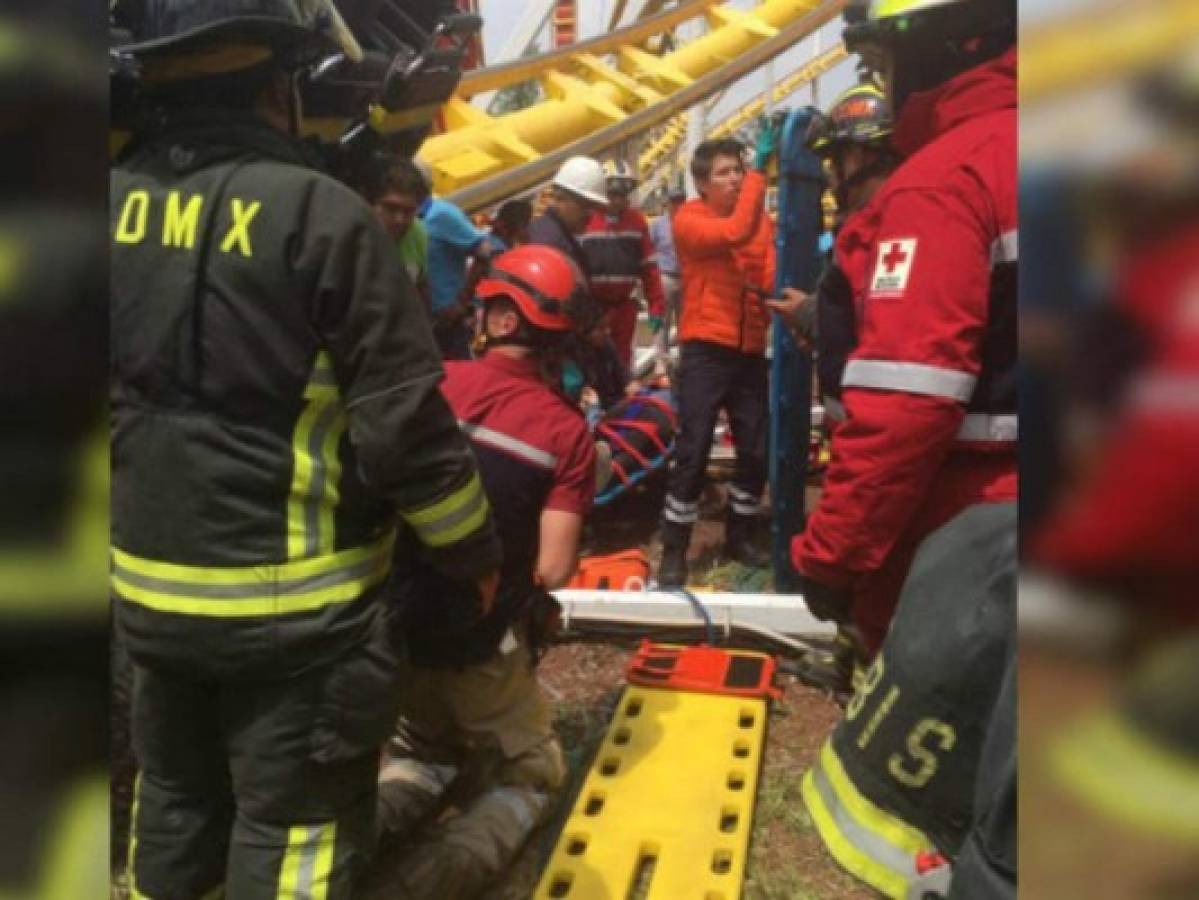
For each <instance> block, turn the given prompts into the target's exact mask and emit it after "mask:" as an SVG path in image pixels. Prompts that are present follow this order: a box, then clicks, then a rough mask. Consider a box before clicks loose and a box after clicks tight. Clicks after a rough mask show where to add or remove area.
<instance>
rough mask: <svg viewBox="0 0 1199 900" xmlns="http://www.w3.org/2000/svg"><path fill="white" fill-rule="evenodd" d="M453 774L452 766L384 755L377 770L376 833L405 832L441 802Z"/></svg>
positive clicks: (456, 772) (453, 776)
mask: <svg viewBox="0 0 1199 900" xmlns="http://www.w3.org/2000/svg"><path fill="white" fill-rule="evenodd" d="M457 774H458V769H457V767H455V766H449V765H436V764H434V763H427V762H424V761H422V760H418V759H413V758H411V757H397V758H392V759H388V760H387V761H386V762H385V763H384V764H383V768H382V770H381V771H380V772H379V792H378V804H377V807H376V816H375V821H376V827H377V829H378V831H379V833H380V835H386V836H403V835H406V834H408V832H410V831H411V830H412V829H413V828H414V827H415V826H416V825H417V823H418V822H420V821H421V820H422V819H424V818H425V817H427V816H428V815H429V814H430V813H432V812H433V810H434V809H436V808H437V807H438V806H439V805H440V804H441V801H442V799H443V798H444V797H445V792H446V788H448V787H449V786H450V782H452V781H453V780H454V778H455V777H456V776H457Z"/></svg>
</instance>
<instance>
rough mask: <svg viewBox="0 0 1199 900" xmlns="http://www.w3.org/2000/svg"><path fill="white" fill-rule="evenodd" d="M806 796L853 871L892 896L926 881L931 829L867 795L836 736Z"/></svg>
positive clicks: (807, 779)
mask: <svg viewBox="0 0 1199 900" xmlns="http://www.w3.org/2000/svg"><path fill="white" fill-rule="evenodd" d="M802 793H803V799H804V803H805V805H806V806H807V807H808V812H809V813H810V814H811V816H812V821H813V823H814V824H815V825H816V830H817V831H818V832H819V834H820V837H821V839H822V840H823V841H824V844H825V846H826V847H827V848H828V850H829V852H830V853H831V854H832V855H833V858H834V859H836V860H837V862H838V863H839V864H840V865H841V866H842V867H843V868H844V869H845V870H846V871H847V872H849V873H850V874H851V875H853V876H854V877H856V878H858V879H860V880H862V881H864V882H866V883H867V884H869V885H870V886H871V887H873V888H874V889H875V890H877V891H879V892H880V893H881V894H883V895H884V896H886V897H890V898H892V900H907V898H908V896H909V894H910V889H911V887H912V886H913V885H914V884H918V883H921V882H923V881H924V880H925V873H922V872H920V871H919V870H918V869H917V860H918V859H921V858H925V857H926V856H927V855H928V854H930V853H935V852H936V847H935V846H934V844H933V842H932V841H931V840H929V838H928V837H927V836H925V834H924V833H923V832H922V831H920V830H919V829H918V828H915V827H913V826H911V825H909V824H908V823H906V822H904V821H903V820H902V819H900V818H898V817H897V816H894V815H892V814H891V813H889V812H886V811H885V810H883V809H881V808H880V807H878V806H876V805H875V804H874V803H873V802H872V801H871V800H869V799H868V798H867V797H866V796H865V795H863V794H862V793H861V792H860V791H859V790H858V789H857V787H856V786H855V785H854V783H853V781H851V780H850V778H849V775H848V774H847V773H846V771H845V768H844V766H842V764H841V760H840V759H838V758H837V754H836V751H835V750H834V749H833V747H832V742H831V741H826V742H825V744H824V746H823V747H822V748H821V750H820V756H819V757H818V758H817V760H816V763H815V765H813V766H812V768H811V769H810V770H809V771H808V772H807V774H805V775H804V779H803V787H802Z"/></svg>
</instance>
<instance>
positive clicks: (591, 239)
mask: <svg viewBox="0 0 1199 900" xmlns="http://www.w3.org/2000/svg"><path fill="white" fill-rule="evenodd" d="M579 243H580V244H581V245H582V247H583V250H584V252H586V254H587V262H588V264H589V266H590V270H591V294H592V296H594V297H595V298H596V299H597V300H599V301H600V302H601V303H603V304H604V305H606V306H617V305H619V304H621V303H627V302H628V301H629V300H630V299H631V298H632V296H633V289H634V288H635V287H636V286H637V282H641V284H642V286H643V287H644V289H645V300H646V303H647V304H648V306H649V313H650V315H651V316H661V315H662V313H663V310H664V309H665V306H666V301H665V295H664V294H663V293H662V275H661V273H660V272H659V271H658V251H657V250H656V249H655V248H654V242H653V241H652V240H651V239H650V236H649V223H648V222H646V220H645V216H644V215H642V214H641V213H640V212H638V211H637V210H635V209H626V210H624V212H622V213H621V214H620V215H619V216H611V215H608V214H607V213H602V212H597V213H593V214H592V216H591V219H590V220H589V221H588V222H587V230H586V231H584V232H583V233H582V234H581V235H579Z"/></svg>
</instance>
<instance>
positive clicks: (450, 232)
mask: <svg viewBox="0 0 1199 900" xmlns="http://www.w3.org/2000/svg"><path fill="white" fill-rule="evenodd" d="M425 225H426V227H427V228H428V229H429V236H430V237H435V238H436V239H437V240H441V241H445V242H446V243H447V244H452V245H453V246H455V247H461V248H462V249H463V250H473V249H474V248H475V247H476V245H478V243H479V242H480V241H481V240H483V238H485V237H486V235H485V234H483V232H481V231H479V229H477V228H475V226H474V223H473V222H471V220H470V219H469V218H467V216H466V213H464V212H463V211H462V210H460V209H459V208H458V207H456V206H454V205H453V204H452V203H438V204H435V205H434V207H433V209H431V210H430V211H429V218H428V219H426V220H425Z"/></svg>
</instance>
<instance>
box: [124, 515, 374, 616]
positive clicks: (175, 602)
mask: <svg viewBox="0 0 1199 900" xmlns="http://www.w3.org/2000/svg"><path fill="white" fill-rule="evenodd" d="M394 539H395V534H394V532H393V533H391V534H388V535H387V536H385V537H384V538H382V539H380V540H378V541H376V542H375V543H373V544H370V545H368V546H365V547H355V548H353V549H350V550H340V551H338V552H336V553H330V554H325V555H321V556H315V557H312V558H310V559H301V560H294V561H291V562H286V563H263V564H260V565H255V566H185V565H179V564H177V563H169V562H162V561H160V560H154V559H147V558H145V557H140V556H135V555H134V554H132V553H128V552H126V551H124V550H121V549H120V548H119V547H113V548H112V574H111V576H110V581H111V585H112V588H113V591H114V592H115V593H116V594H117V595H118V596H119V597H121V598H122V599H123V600H126V601H129V602H131V603H137V604H138V605H140V606H145V607H148V608H150V609H154V610H157V611H158V612H166V613H177V614H180V615H189V616H213V617H217V618H237V617H242V616H282V615H290V614H292V613H301V612H312V611H314V610H318V609H322V608H324V607H326V606H329V605H331V604H334V603H348V602H350V601H352V600H357V599H358V598H359V597H361V596H362V595H363V594H365V593H366V592H367V591H368V590H369V589H370V588H372V587H373V586H375V585H376V584H379V583H380V582H381V581H383V580H384V579H385V578H386V577H387V573H388V571H389V569H390V563H391V549H392V543H393V542H394Z"/></svg>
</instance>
